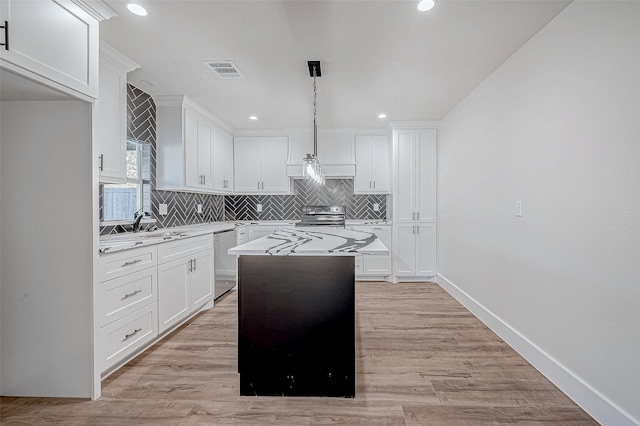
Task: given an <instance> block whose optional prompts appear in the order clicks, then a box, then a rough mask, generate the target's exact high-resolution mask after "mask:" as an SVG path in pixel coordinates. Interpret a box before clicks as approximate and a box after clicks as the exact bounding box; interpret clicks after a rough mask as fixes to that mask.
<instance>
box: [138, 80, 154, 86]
mask: <svg viewBox="0 0 640 426" xmlns="http://www.w3.org/2000/svg"><path fill="white" fill-rule="evenodd" d="M140 84H144V85H145V86H155V85H156V84H155V83H154V82H152V81H149V80H140Z"/></svg>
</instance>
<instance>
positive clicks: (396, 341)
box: [0, 282, 597, 426]
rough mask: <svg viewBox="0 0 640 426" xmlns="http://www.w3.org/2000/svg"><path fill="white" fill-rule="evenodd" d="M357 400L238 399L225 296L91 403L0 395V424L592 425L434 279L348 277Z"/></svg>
mask: <svg viewBox="0 0 640 426" xmlns="http://www.w3.org/2000/svg"><path fill="white" fill-rule="evenodd" d="M356 325H357V343H356V349H357V377H356V383H357V393H356V398H353V399H341V398H279V397H240V396H239V378H238V374H237V361H236V355H237V353H236V351H237V293H235V292H231V293H229V294H227V295H226V296H224V297H223V298H222V299H221V300H219V301H218V302H217V303H216V306H215V308H214V309H211V310H209V311H207V312H204V313H202V314H200V315H198V316H197V317H195V318H194V319H192V320H191V321H189V323H187V324H186V325H184V326H182V327H181V328H180V329H178V330H176V331H174V332H173V333H171V334H170V335H168V336H167V337H166V338H164V339H163V340H162V341H161V342H159V343H158V344H156V345H154V346H153V347H152V348H150V349H149V350H147V351H145V352H144V353H143V354H141V355H140V356H138V357H137V358H136V359H134V360H133V361H132V362H130V363H129V364H127V365H126V366H124V367H122V368H121V369H120V370H118V371H117V372H116V373H114V374H113V375H112V376H110V377H109V378H107V379H105V380H104V382H103V388H102V398H100V399H99V400H97V401H86V400H77V399H60V398H52V399H45V398H9V397H3V398H1V399H0V424H2V425H49V424H59V425H160V424H162V425H337V424H343V425H407V426H409V425H434V426H436V425H446V426H456V425H461V426H462V425H464V426H483V425H503V424H517V425H543V424H544V425H563V426H566V425H597V423H596V422H595V421H594V420H593V419H591V418H590V417H589V416H588V415H587V414H586V413H585V412H584V411H583V410H581V409H580V408H579V407H577V406H576V405H575V404H574V403H573V402H572V401H571V400H570V399H569V398H568V397H567V396H565V395H564V394H563V393H562V392H560V391H559V390H558V389H557V388H556V387H555V386H554V385H553V384H551V383H550V382H549V381H548V380H547V379H545V378H544V377H543V376H542V375H541V374H540V373H538V371H536V370H535V369H534V368H533V367H532V366H531V365H529V364H528V363H527V362H526V361H525V360H524V359H523V358H522V357H520V356H519V355H518V354H517V353H516V352H515V351H513V350H512V349H511V348H510V347H509V346H507V345H506V344H505V343H504V342H503V341H502V340H500V339H499V338H498V337H497V336H496V335H495V334H494V333H493V332H491V331H490V330H489V329H488V328H487V327H485V326H484V325H483V324H482V323H481V322H480V321H479V320H478V319H476V318H475V317H474V316H473V315H471V314H470V313H469V312H468V311H467V310H466V309H465V308H464V307H462V306H461V305H460V304H459V303H458V302H456V301H455V300H454V299H453V298H452V297H451V296H449V295H448V294H447V293H446V292H445V291H443V290H442V289H441V288H440V287H439V286H438V285H436V284H433V283H400V284H389V283H383V282H358V283H357V287H356Z"/></svg>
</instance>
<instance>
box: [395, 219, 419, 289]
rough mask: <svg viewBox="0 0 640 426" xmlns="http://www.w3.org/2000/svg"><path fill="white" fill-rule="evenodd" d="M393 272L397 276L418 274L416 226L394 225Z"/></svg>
mask: <svg viewBox="0 0 640 426" xmlns="http://www.w3.org/2000/svg"><path fill="white" fill-rule="evenodd" d="M393 228H394V231H395V233H394V236H393V272H394V275H395V276H397V277H413V276H415V275H416V233H415V232H416V226H415V225H414V224H398V225H393Z"/></svg>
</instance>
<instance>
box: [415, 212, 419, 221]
mask: <svg viewBox="0 0 640 426" xmlns="http://www.w3.org/2000/svg"><path fill="white" fill-rule="evenodd" d="M416 217H417V219H416V220H420V212H418V213H416Z"/></svg>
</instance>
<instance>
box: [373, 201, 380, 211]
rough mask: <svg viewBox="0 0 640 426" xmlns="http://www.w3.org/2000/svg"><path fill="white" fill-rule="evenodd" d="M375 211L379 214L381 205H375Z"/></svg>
mask: <svg viewBox="0 0 640 426" xmlns="http://www.w3.org/2000/svg"><path fill="white" fill-rule="evenodd" d="M373 211H374V212H379V211H380V204H378V203H373Z"/></svg>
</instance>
